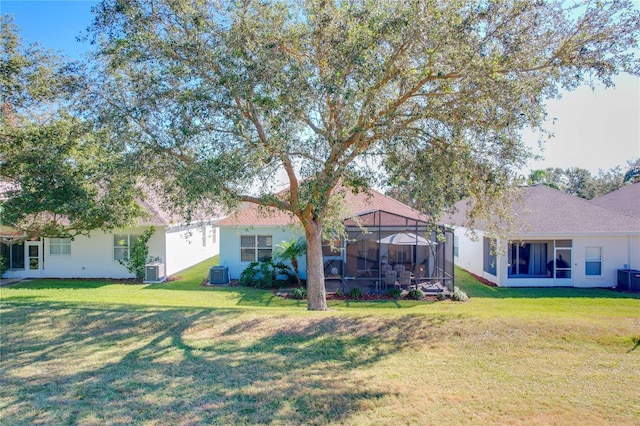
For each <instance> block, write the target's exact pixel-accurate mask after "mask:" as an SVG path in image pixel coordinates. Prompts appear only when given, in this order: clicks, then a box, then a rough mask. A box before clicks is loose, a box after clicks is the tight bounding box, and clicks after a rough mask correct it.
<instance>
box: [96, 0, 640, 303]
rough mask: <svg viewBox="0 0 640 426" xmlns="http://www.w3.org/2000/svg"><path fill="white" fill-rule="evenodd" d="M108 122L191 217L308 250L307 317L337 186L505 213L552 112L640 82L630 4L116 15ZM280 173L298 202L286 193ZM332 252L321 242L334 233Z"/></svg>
mask: <svg viewBox="0 0 640 426" xmlns="http://www.w3.org/2000/svg"><path fill="white" fill-rule="evenodd" d="M96 12H97V16H96V20H95V22H94V24H93V26H92V32H91V34H92V36H91V39H92V41H93V42H94V43H95V44H96V45H97V50H96V53H97V58H98V59H99V60H100V66H99V67H98V68H99V70H100V74H99V78H98V79H97V81H96V87H98V85H99V84H98V83H100V85H101V87H102V89H101V91H100V92H96V96H97V99H99V100H102V102H103V106H104V109H103V110H102V116H101V119H102V120H103V121H104V122H108V123H110V125H112V126H114V128H116V129H117V130H118V138H119V139H120V140H123V141H126V142H127V143H128V145H129V149H131V150H135V151H136V152H138V153H139V155H140V159H141V161H144V163H145V164H146V167H147V170H146V171H147V173H149V174H150V175H154V176H155V177H157V176H164V177H166V178H167V179H168V180H170V181H171V185H170V186H168V188H169V189H170V190H171V191H174V194H173V195H174V196H175V197H177V198H179V199H180V200H181V201H182V202H184V203H187V204H190V203H196V202H199V201H201V200H205V199H206V200H213V201H215V202H219V203H224V204H226V205H228V206H235V205H237V204H238V203H240V202H250V203H257V204H259V205H263V206H267V207H270V208H275V209H281V210H284V211H287V212H289V213H290V214H291V216H292V218H294V219H295V220H297V222H298V223H299V225H300V226H301V227H302V228H303V229H304V231H305V234H306V239H307V276H308V307H309V309H318V310H322V309H326V301H325V290H324V277H323V265H322V252H321V242H322V239H323V231H325V228H326V224H327V223H329V222H332V221H333V222H335V219H336V217H335V215H336V213H335V212H336V211H337V210H336V208H335V205H334V204H333V203H332V199H333V198H332V197H334V196H335V195H336V192H338V191H340V190H341V189H340V188H344V187H346V188H350V189H352V190H355V191H363V190H367V188H370V187H371V186H372V185H382V184H385V183H386V184H391V185H392V186H396V187H402V188H404V189H408V190H409V191H410V193H411V194H412V198H413V201H414V203H415V204H416V205H417V206H419V207H421V208H422V209H423V210H425V211H428V212H430V213H431V214H433V215H435V216H437V214H439V213H440V212H442V211H443V209H445V208H446V207H447V206H449V205H451V204H452V203H453V202H454V201H456V200H457V197H458V196H459V195H460V194H465V195H468V196H472V197H474V198H476V199H477V200H478V201H480V202H478V203H476V204H475V206H476V208H477V209H483V208H485V207H487V206H489V205H491V204H492V200H496V199H497V198H498V196H499V195H500V194H502V193H503V192H504V191H505V190H506V189H507V188H509V186H510V183H511V182H512V181H513V178H514V177H515V176H516V175H517V172H518V171H519V169H520V168H521V167H522V166H523V165H524V164H525V163H526V161H527V159H528V157H529V155H530V153H529V152H528V151H527V150H526V148H525V146H524V145H523V143H522V141H521V138H520V130H521V129H522V128H523V127H525V126H530V127H534V128H537V127H539V126H540V125H541V123H542V122H543V120H544V117H545V109H544V101H545V100H546V99H548V98H551V97H556V96H558V94H559V91H560V90H561V89H572V88H574V87H576V86H577V85H580V84H583V83H591V82H593V81H595V80H600V81H602V82H604V83H605V84H607V85H608V84H611V77H612V76H613V75H615V74H616V73H618V72H621V71H626V72H630V73H633V74H636V75H637V74H638V72H639V70H640V69H639V64H638V58H637V57H634V55H633V52H634V49H635V48H636V46H637V41H638V34H639V27H640V24H639V22H640V17H639V13H638V12H637V11H634V10H633V8H632V5H631V3H629V2H626V1H597V2H596V1H587V2H584V3H575V2H570V3H563V2H560V1H553V0H551V1H530V0H526V1H514V0H495V1H485V0H476V1H473V0H451V1H433V0H412V1H397V0H371V1H369V0H351V1H349V0H344V1H336V0H299V1H298V0H296V1H293V0H291V1H252V0H243V1H224V0H219V1H215V0H214V1H204V0H181V1H172V0H105V1H104V2H103V3H101V4H100V5H99V6H98V7H97V8H96ZM279 172H281V173H283V174H284V175H285V176H286V179H287V180H288V191H286V192H283V193H281V194H280V196H274V195H273V185H272V184H271V183H272V182H273V179H274V177H275V176H276V175H277V174H278V173H279ZM325 237H326V235H325Z"/></svg>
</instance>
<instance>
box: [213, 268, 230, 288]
mask: <svg viewBox="0 0 640 426" xmlns="http://www.w3.org/2000/svg"><path fill="white" fill-rule="evenodd" d="M228 282H229V268H228V267H226V266H212V267H211V269H209V284H227V283H228Z"/></svg>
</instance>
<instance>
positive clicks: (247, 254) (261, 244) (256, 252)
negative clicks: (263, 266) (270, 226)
mask: <svg viewBox="0 0 640 426" xmlns="http://www.w3.org/2000/svg"><path fill="white" fill-rule="evenodd" d="M272 250H273V237H272V236H271V235H241V236H240V260H241V261H242V262H255V261H265V260H268V259H270V258H271V251H272Z"/></svg>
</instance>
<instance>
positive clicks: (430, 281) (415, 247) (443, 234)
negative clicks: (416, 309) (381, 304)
mask: <svg viewBox="0 0 640 426" xmlns="http://www.w3.org/2000/svg"><path fill="white" fill-rule="evenodd" d="M344 225H345V227H346V230H347V236H348V237H347V238H346V239H345V240H344V241H341V242H340V244H337V247H336V249H334V250H332V249H331V247H330V245H329V244H326V245H325V246H324V247H323V251H324V262H325V278H327V279H328V280H333V281H334V282H335V281H339V282H340V284H341V286H342V289H343V290H344V291H348V290H349V289H351V288H353V287H359V288H361V289H363V290H366V291H369V292H376V293H385V292H387V291H388V290H389V289H391V288H400V289H402V290H409V289H413V288H419V289H421V290H423V291H425V292H427V293H430V292H433V293H437V292H445V293H447V292H453V286H454V270H453V266H454V263H453V232H452V231H451V230H450V229H448V228H445V227H442V226H440V227H438V228H437V229H436V230H433V231H429V229H430V228H429V227H428V224H427V222H425V221H422V220H420V219H416V218H410V217H406V216H402V215H398V214H395V213H390V212H387V211H383V210H370V211H366V212H362V213H360V214H358V215H357V216H355V217H353V218H350V219H346V220H345V221H344ZM327 290H328V291H331V289H330V288H329V287H327Z"/></svg>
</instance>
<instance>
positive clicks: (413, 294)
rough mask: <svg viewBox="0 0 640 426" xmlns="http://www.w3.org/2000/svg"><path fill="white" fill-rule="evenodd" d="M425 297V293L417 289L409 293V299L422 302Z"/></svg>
mask: <svg viewBox="0 0 640 426" xmlns="http://www.w3.org/2000/svg"><path fill="white" fill-rule="evenodd" d="M423 297H424V293H423V292H422V290H418V289H417V288H414V289H413V290H409V292H408V293H407V298H408V299H413V300H422V298H423Z"/></svg>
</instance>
